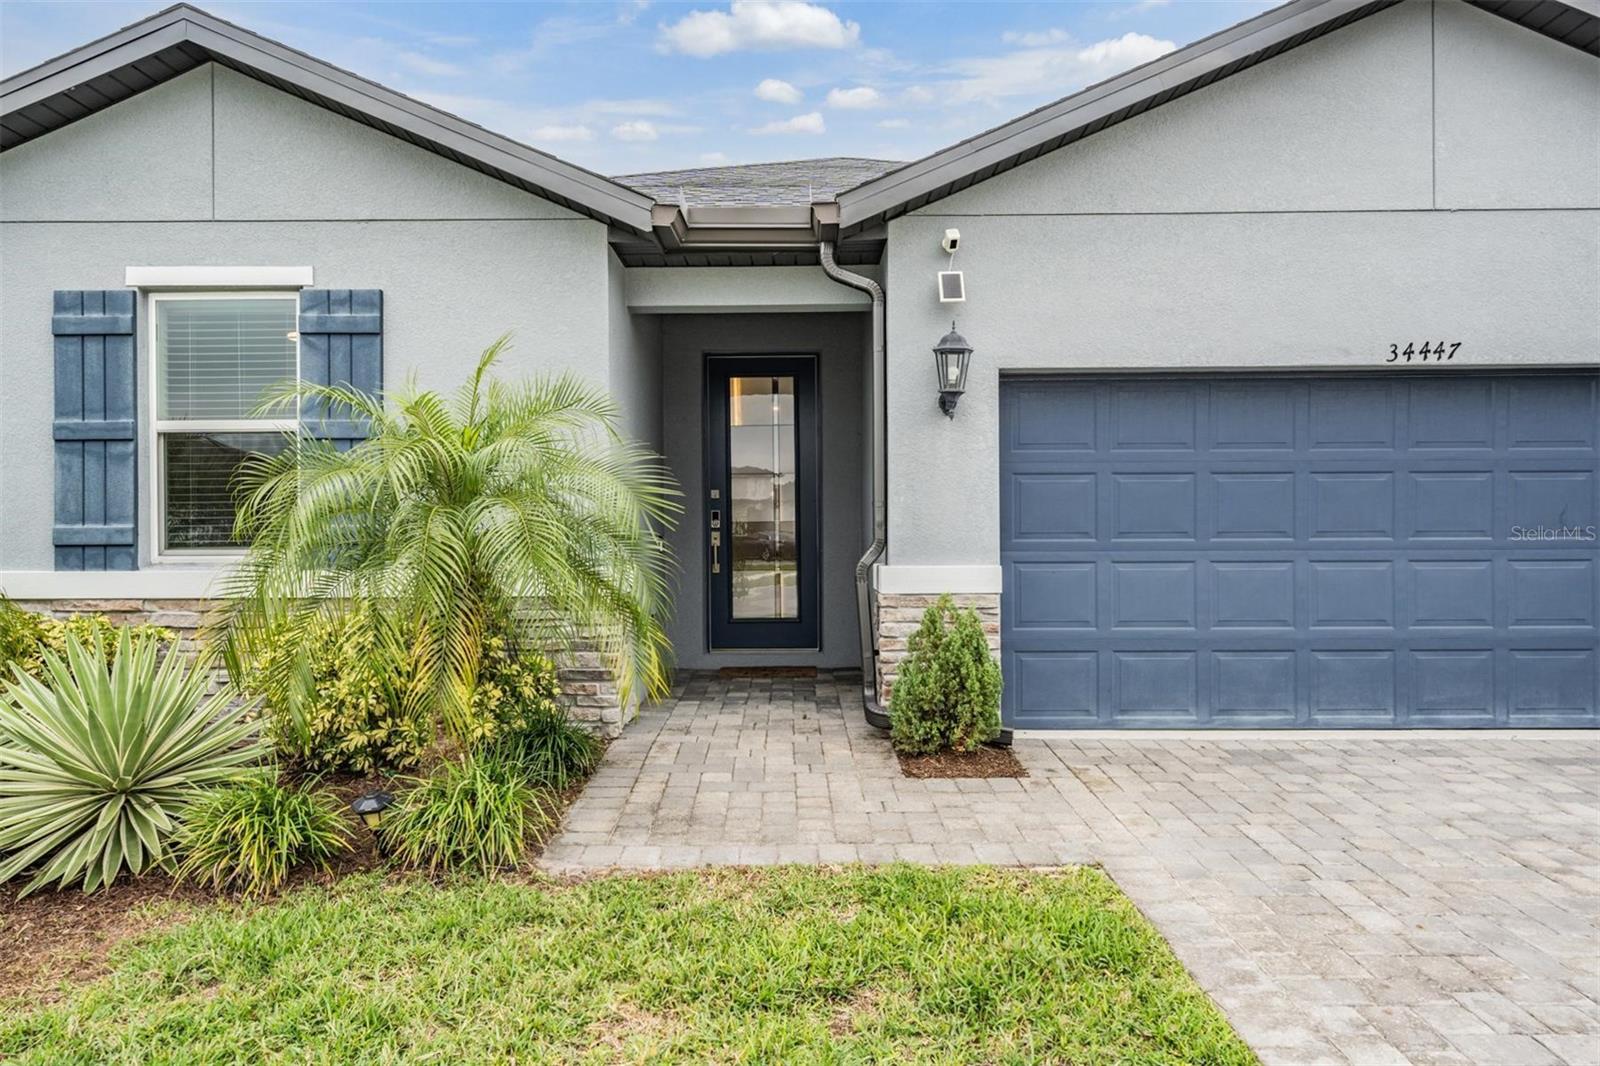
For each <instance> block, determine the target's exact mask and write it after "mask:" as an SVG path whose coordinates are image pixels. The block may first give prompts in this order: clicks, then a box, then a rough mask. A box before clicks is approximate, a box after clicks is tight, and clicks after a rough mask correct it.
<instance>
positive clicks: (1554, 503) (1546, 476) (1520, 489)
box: [1510, 470, 1595, 538]
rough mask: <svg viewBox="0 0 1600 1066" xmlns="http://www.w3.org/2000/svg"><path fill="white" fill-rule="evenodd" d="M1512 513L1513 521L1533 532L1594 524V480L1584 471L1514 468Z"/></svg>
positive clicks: (1590, 474) (1537, 534)
mask: <svg viewBox="0 0 1600 1066" xmlns="http://www.w3.org/2000/svg"><path fill="white" fill-rule="evenodd" d="M1510 480H1511V513H1512V515H1513V517H1514V522H1515V524H1516V525H1517V526H1518V527H1520V528H1521V529H1525V530H1530V531H1532V532H1530V533H1528V534H1525V535H1527V536H1532V537H1535V538H1537V537H1540V536H1543V535H1545V533H1544V532H1541V531H1551V530H1557V529H1561V528H1564V527H1586V526H1592V525H1594V524H1595V479H1594V475H1593V474H1592V473H1590V472H1588V471H1583V470H1513V471H1511V473H1510Z"/></svg>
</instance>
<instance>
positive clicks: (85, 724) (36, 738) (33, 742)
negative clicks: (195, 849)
mask: <svg viewBox="0 0 1600 1066" xmlns="http://www.w3.org/2000/svg"><path fill="white" fill-rule="evenodd" d="M159 648H160V642H159V641H157V640H154V639H150V638H140V639H135V638H134V637H133V636H132V635H131V634H130V633H129V632H128V631H127V630H122V631H121V632H120V633H119V634H118V635H117V644H116V646H115V649H116V650H115V655H114V658H113V659H112V661H111V663H110V666H109V668H108V667H107V655H108V654H109V653H110V649H109V648H108V647H107V646H106V645H105V642H104V641H103V640H102V639H101V638H100V636H99V634H95V635H94V636H93V638H92V639H91V641H90V642H89V643H88V644H87V645H85V644H84V643H83V642H82V641H81V640H79V638H78V636H77V635H76V634H69V635H68V637H67V639H66V655H65V658H63V657H62V656H61V655H58V654H57V653H56V652H54V651H50V650H47V651H45V652H44V653H43V659H44V674H45V680H44V681H41V680H39V679H38V678H35V677H31V676H29V675H27V674H24V673H23V672H22V671H20V670H17V671H14V672H13V677H12V679H11V680H9V681H7V682H6V684H5V692H4V694H3V697H0V735H3V736H4V737H5V739H4V741H3V742H0V856H3V858H0V882H3V881H9V880H11V879H12V878H14V877H16V876H17V875H19V874H21V873H23V872H24V871H27V870H29V869H33V868H35V867H37V871H36V873H35V875H34V877H33V879H32V880H31V881H29V882H28V884H27V885H26V886H25V887H24V888H23V894H24V895H26V894H27V893H29V892H32V891H33V890H34V889H36V888H38V887H40V886H41V885H43V884H45V883H46V882H48V881H52V880H54V881H57V882H58V883H59V884H60V885H62V886H65V885H66V884H67V882H69V881H71V880H73V879H75V878H77V877H79V876H80V875H81V876H82V878H83V889H84V891H85V892H93V891H94V890H95V889H96V888H98V887H100V886H101V885H103V884H108V883H109V882H111V881H112V880H113V879H115V878H116V876H117V874H118V873H119V872H121V870H122V868H123V867H124V866H126V867H127V868H128V869H129V870H131V871H133V872H134V873H139V872H140V871H142V870H143V869H145V867H147V866H150V865H154V864H161V865H168V864H169V863H170V855H169V853H168V844H167V842H168V838H169V837H170V836H171V834H172V833H173V832H174V831H175V830H176V829H177V825H178V822H179V820H180V819H181V817H182V815H183V812H184V810H185V809H186V808H187V807H188V805H189V804H190V803H192V802H193V801H194V800H195V799H196V798H198V797H199V796H200V795H202V794H203V793H204V792H205V790H206V789H208V788H210V787H213V786H216V785H221V784H228V783H231V782H233V781H235V780H237V779H238V778H239V776H240V775H241V773H243V772H244V768H245V767H247V766H249V765H251V764H253V763H256V762H259V761H260V760H261V758H262V756H263V755H264V754H265V751H266V749H265V746H264V745H263V744H262V742H261V741H260V740H259V739H258V738H257V737H256V736H255V733H256V728H257V726H256V723H255V722H254V721H252V720H251V714H250V712H251V710H252V708H251V706H250V705H249V704H248V703H237V702H235V700H234V698H233V695H232V693H231V692H229V691H228V690H226V689H224V690H223V691H221V692H218V693H216V694H215V695H213V696H211V697H210V698H209V699H208V698H207V697H206V690H207V688H208V687H209V686H210V684H211V674H210V671H209V670H208V669H206V668H205V666H204V664H200V665H195V666H192V667H191V665H190V664H189V663H188V662H186V661H185V659H184V658H183V657H182V656H179V655H166V656H158V654H157V652H158V650H159Z"/></svg>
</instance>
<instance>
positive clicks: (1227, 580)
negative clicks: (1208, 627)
mask: <svg viewBox="0 0 1600 1066" xmlns="http://www.w3.org/2000/svg"><path fill="white" fill-rule="evenodd" d="M1211 577H1212V589H1213V590H1214V591H1213V594H1212V599H1211V603H1212V611H1213V615H1212V624H1213V625H1214V626H1215V627H1216V628H1218V629H1282V630H1293V629H1294V628H1295V624H1296V623H1295V566H1294V563H1293V561H1290V560H1281V561H1262V562H1218V563H1213V564H1211Z"/></svg>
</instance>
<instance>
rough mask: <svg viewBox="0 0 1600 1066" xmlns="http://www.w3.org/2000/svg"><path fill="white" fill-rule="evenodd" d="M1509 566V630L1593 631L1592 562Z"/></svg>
mask: <svg viewBox="0 0 1600 1066" xmlns="http://www.w3.org/2000/svg"><path fill="white" fill-rule="evenodd" d="M1509 565H1510V568H1511V625H1512V627H1513V628H1521V629H1525V628H1529V627H1552V626H1554V627H1562V628H1568V627H1578V628H1581V629H1593V628H1594V620H1595V597H1594V580H1595V578H1594V570H1595V566H1594V561H1593V560H1592V559H1529V560H1513V561H1512V562H1511V563H1510V564H1509Z"/></svg>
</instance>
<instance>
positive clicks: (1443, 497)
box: [1000, 370, 1600, 729]
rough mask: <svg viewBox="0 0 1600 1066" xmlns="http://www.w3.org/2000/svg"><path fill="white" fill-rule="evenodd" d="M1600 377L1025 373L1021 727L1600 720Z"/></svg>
mask: <svg viewBox="0 0 1600 1066" xmlns="http://www.w3.org/2000/svg"><path fill="white" fill-rule="evenodd" d="M1597 381H1600V378H1597V376H1596V375H1594V374H1593V373H1583V374H1561V375H1557V374H1549V375H1526V374H1524V375H1492V374H1472V375H1464V374H1453V375H1452V374H1444V373H1440V372H1437V371H1432V370H1428V371H1422V370H1412V371H1409V372H1398V371H1397V372H1392V373H1390V374H1383V375H1340V376H1333V375H1323V376H1292V377H1291V376H1283V377H1263V376H1241V375H1233V376H1226V377H1223V376H1217V377H1211V376H1206V377H1191V376H1181V377H1180V376H1175V375H1167V376H1165V377H1160V378H1133V377H1107V378H1088V377H1070V378H1069V377H1062V376H1056V377H1051V378H1018V379H1011V378H1007V379H1005V380H1004V381H1003V382H1002V388H1001V400H1002V414H1001V465H1000V482H1001V484H1000V507H1001V513H1000V536H1001V561H1002V563H1003V566H1004V571H1005V588H1004V597H1003V600H1002V607H1001V611H1002V642H1003V647H1004V661H1005V676H1006V689H1005V719H1006V723H1007V724H1008V725H1009V726H1012V727H1014V728H1019V729H1028V728H1069V727H1092V728H1117V727H1124V728H1126V727H1166V728H1173V727H1178V728H1193V727H1220V728H1228V727H1265V728H1285V727H1309V728H1319V729H1326V728H1358V727H1359V728H1372V727H1408V726H1409V727H1456V726H1488V727H1493V726H1501V727H1506V726H1509V727H1533V726H1593V725H1596V724H1597V714H1596V691H1597V688H1600V666H1597V662H1596V660H1597V657H1600V656H1597V648H1596V644H1597V635H1596V634H1597V630H1596V616H1597V614H1600V577H1597V574H1596V571H1597V568H1600V564H1597V558H1600V556H1597V548H1600V545H1597V542H1596V540H1595V539H1594V537H1595V528H1594V526H1595V523H1596V521H1597V518H1596V511H1597V502H1596V501H1597V496H1600V476H1597V461H1596V455H1597V451H1596V437H1597V427H1600V408H1597V396H1596V391H1597V390H1596V386H1597Z"/></svg>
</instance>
